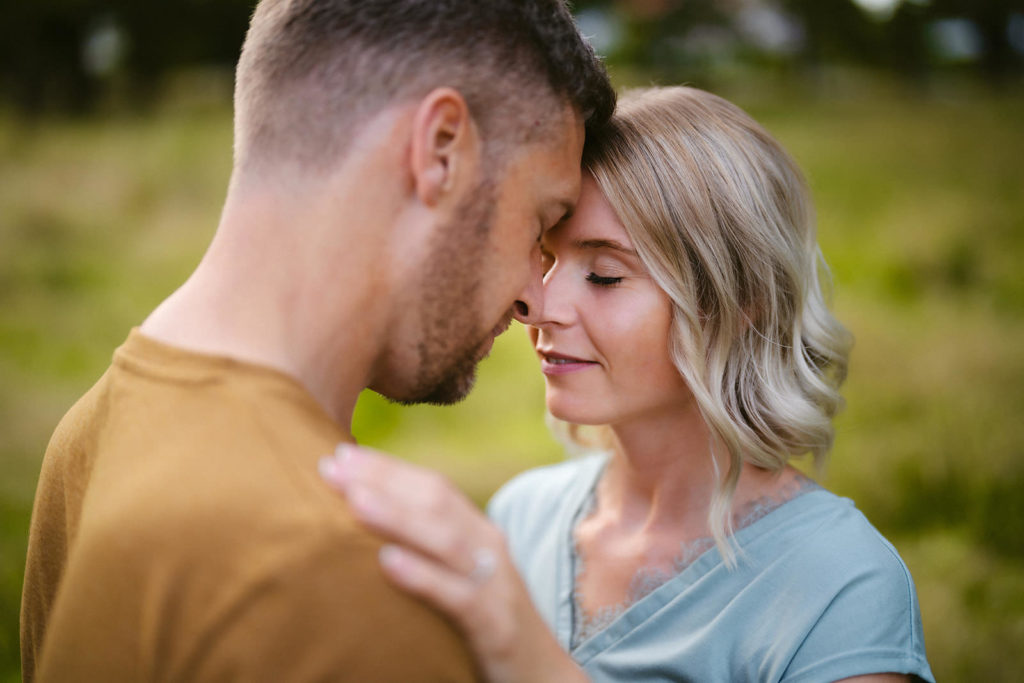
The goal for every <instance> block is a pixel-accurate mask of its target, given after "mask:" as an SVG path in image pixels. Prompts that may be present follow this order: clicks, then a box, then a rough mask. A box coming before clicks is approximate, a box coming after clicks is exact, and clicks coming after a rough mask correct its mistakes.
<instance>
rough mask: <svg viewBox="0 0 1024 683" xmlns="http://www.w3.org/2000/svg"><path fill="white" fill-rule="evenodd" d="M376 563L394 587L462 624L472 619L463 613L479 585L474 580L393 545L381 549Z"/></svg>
mask: <svg viewBox="0 0 1024 683" xmlns="http://www.w3.org/2000/svg"><path fill="white" fill-rule="evenodd" d="M380 563H381V567H383V569H384V573H385V574H386V575H387V576H388V578H390V579H391V580H392V581H393V582H394V583H395V584H396V585H397V586H398V587H400V588H402V589H403V590H405V591H408V592H409V593H411V594H412V595H415V596H417V597H419V598H422V599H424V600H426V601H427V602H430V603H431V604H433V605H435V606H437V607H438V608H440V609H442V610H443V611H444V612H446V613H447V614H449V615H450V616H452V617H453V618H454V619H455V620H456V621H458V622H459V623H460V624H462V625H463V627H466V626H468V624H466V622H467V621H468V622H473V621H476V620H474V619H471V618H467V616H468V613H469V607H470V606H471V605H472V604H473V602H474V600H473V599H474V597H475V596H476V594H477V591H478V590H479V588H480V586H479V583H478V582H477V581H474V580H473V579H471V578H470V577H468V576H464V575H462V574H459V573H457V572H455V571H453V570H452V569H451V568H449V567H448V566H446V565H444V564H441V563H438V562H436V561H434V560H433V559H431V558H428V557H426V556H424V555H420V554H419V553H416V552H413V551H411V550H409V549H407V548H402V547H399V546H395V545H386V546H384V547H383V548H381V551H380Z"/></svg>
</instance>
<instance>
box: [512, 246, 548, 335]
mask: <svg viewBox="0 0 1024 683" xmlns="http://www.w3.org/2000/svg"><path fill="white" fill-rule="evenodd" d="M543 310H544V265H543V263H541V260H540V259H539V258H538V259H535V260H534V263H533V265H532V266H531V267H530V279H529V281H528V282H527V283H526V287H524V288H523V291H522V292H520V293H519V298H518V299H516V302H515V304H514V305H513V306H512V313H513V315H514V316H515V319H516V320H518V321H519V322H521V323H523V324H524V325H536V324H537V321H538V320H539V319H540V315H541V313H542V312H543Z"/></svg>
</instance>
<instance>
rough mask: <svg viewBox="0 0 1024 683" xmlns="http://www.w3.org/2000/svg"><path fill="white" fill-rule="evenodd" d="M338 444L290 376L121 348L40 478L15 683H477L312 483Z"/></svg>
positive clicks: (446, 629) (447, 628)
mask: <svg viewBox="0 0 1024 683" xmlns="http://www.w3.org/2000/svg"><path fill="white" fill-rule="evenodd" d="M344 438H346V434H345V433H344V432H343V431H342V430H341V429H340V428H339V426H338V425H337V424H336V423H335V422H333V421H332V420H331V419H330V418H329V417H328V416H327V415H326V414H325V413H324V412H323V410H322V409H321V408H320V407H319V405H318V404H317V403H316V402H315V401H314V400H313V398H312V397H311V396H310V395H309V394H308V393H307V392H306V391H305V389H303V387H302V386H301V385H300V384H298V383H297V382H296V381H295V380H294V379H292V378H291V377H288V376H287V375H284V374H282V373H279V372H277V371H275V370H272V369H269V368H264V367H260V366H256V365H252V364H248V363H243V362H239V361H234V360H231V359H226V358H219V357H211V356H206V355H203V354H196V353H192V352H188V351H185V350H181V349H176V348H173V347H169V346H166V345H163V344H160V343H158V342H156V341H153V340H151V339H148V338H147V337H145V336H143V335H142V334H140V333H139V332H138V330H133V331H132V333H131V334H130V336H129V337H128V339H127V341H126V342H125V344H124V345H123V346H121V347H120V348H119V349H118V350H117V351H116V352H115V354H114V358H113V362H112V364H111V367H110V368H109V369H108V370H107V372H106V373H105V374H104V375H103V377H102V378H101V379H100V380H99V381H98V382H97V383H96V385H95V386H93V387H92V389H91V390H90V391H89V392H88V393H86V394H85V396H83V397H82V398H81V399H80V400H79V401H78V403H76V404H75V406H74V407H73V408H72V409H71V410H70V411H69V412H68V414H67V415H66V416H65V417H64V419H63V420H62V421H61V423H60V425H59V426H58V427H57V430H56V432H55V433H54V435H53V438H52V439H51V441H50V445H49V447H48V449H47V452H46V457H45V458H44V461H43V467H42V473H41V476H40V481H39V488H38V491H37V494H36V500H35V507H34V510H33V515H32V527H31V532H30V538H29V552H28V561H27V566H26V576H25V586H24V593H23V597H22V618H21V636H22V663H23V676H24V679H25V681H26V682H27V683H31V681H33V680H36V681H42V682H49V681H60V682H62V683H66V682H73V681H89V682H93V681H111V682H112V681H118V682H131V681H168V682H171V681H180V682H182V683H185V682H203V681H245V682H249V681H253V682H258V681H268V682H270V681H274V682H291V681H295V682H305V681H403V682H406V681H471V680H474V679H475V674H474V667H473V664H472V661H471V658H470V655H469V652H468V650H467V649H466V648H465V646H464V644H463V642H462V640H461V639H460V638H459V637H458V635H457V633H456V632H455V631H454V629H453V628H452V626H451V624H450V623H449V622H447V621H446V620H445V619H444V618H443V617H441V616H440V615H439V614H438V613H436V612H434V611H432V610H430V609H429V608H427V607H426V606H425V605H423V604H422V603H420V602H418V601H416V600H415V599H412V598H410V597H407V596H405V595H404V594H401V593H400V592H399V591H397V590H396V589H394V588H393V587H391V586H390V585H389V584H388V583H387V582H386V580H385V578H384V577H383V575H382V574H381V572H380V570H379V567H378V564H377V552H378V549H379V547H380V541H379V540H378V539H377V538H376V537H374V536H373V535H372V534H370V533H369V532H367V531H365V530H364V529H363V528H361V527H360V526H359V525H358V524H357V523H356V522H355V520H354V519H353V517H352V516H351V514H350V513H349V511H348V509H347V507H346V505H345V503H344V501H343V500H341V499H340V497H339V496H337V495H336V494H334V493H333V492H332V491H330V490H329V489H328V488H327V487H326V486H325V485H324V484H323V483H322V482H321V480H320V478H319V476H318V474H317V467H316V466H317V461H318V459H319V458H320V457H321V456H322V455H324V454H326V453H329V452H331V451H332V450H333V449H334V446H335V444H336V443H337V442H338V441H340V440H342V439H344Z"/></svg>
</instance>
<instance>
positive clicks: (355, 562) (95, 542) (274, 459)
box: [22, 0, 614, 681]
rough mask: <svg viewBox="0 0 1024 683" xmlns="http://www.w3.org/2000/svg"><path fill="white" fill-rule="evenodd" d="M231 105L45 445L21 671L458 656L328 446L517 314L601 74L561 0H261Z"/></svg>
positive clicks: (411, 671) (333, 670) (367, 663)
mask: <svg viewBox="0 0 1024 683" xmlns="http://www.w3.org/2000/svg"><path fill="white" fill-rule="evenodd" d="M235 104H236V125H235V164H234V170H233V174H232V178H231V183H230V187H229V190H228V194H227V199H226V202H225V207H224V212H223V215H222V218H221V221H220V225H219V226H218V229H217V232H216V235H215V237H214V239H213V242H212V244H211V245H210V247H209V249H208V251H207V253H206V255H205V256H204V258H203V259H202V262H201V263H200V264H199V266H198V267H197V269H196V271H195V272H194V274H193V275H192V276H191V277H190V278H189V280H188V281H187V282H186V283H185V284H184V285H183V286H182V287H181V288H180V289H179V290H178V291H177V292H175V293H174V294H173V295H172V296H170V297H169V298H168V299H167V300H166V301H165V302H164V303H163V304H161V305H160V306H159V307H158V308H157V309H156V310H155V311H154V312H153V313H152V314H151V315H150V316H149V317H148V318H147V319H146V321H145V322H144V323H143V324H142V326H141V327H140V328H139V329H138V330H133V331H132V333H131V335H130V336H129V338H128V340H127V341H126V342H125V344H124V345H123V346H122V347H121V348H119V349H118V350H117V351H116V352H115V354H114V359H113V362H112V365H111V367H110V368H109V369H108V371H107V372H106V373H105V374H104V376H103V377H102V378H101V379H100V380H99V382H98V383H97V384H96V385H95V386H94V387H93V388H92V389H91V390H90V391H89V392H88V393H87V394H86V395H85V396H84V397H83V398H82V399H81V400H80V401H79V402H78V403H77V404H76V405H75V406H74V407H73V408H72V409H71V411H70V412H69V413H68V414H67V416H65V418H64V420H63V421H62V422H61V424H60V425H59V426H58V428H57V430H56V432H55V434H54V436H53V439H52V441H51V443H50V446H49V448H48V450H47V454H46V458H45V460H44V463H43V470H42V474H41V479H40V484H39V490H38V493H37V497H36V503H35V510H34V512H33V521H32V529H31V537H30V542H29V557H28V563H27V571H26V579H25V589H24V596H23V605H22V655H23V664H24V676H25V680H26V681H32V680H34V679H38V680H41V681H141V680H168V681H213V680H216V681H221V680H225V681H227V680H230V681H313V680H316V681H327V680H351V681H414V680H430V681H435V680H438V681H439V680H444V681H463V680H470V679H472V678H473V677H474V675H475V673H474V668H473V665H472V663H471V661H470V659H469V657H468V655H467V652H466V650H465V647H464V645H463V644H462V642H461V639H460V638H459V637H458V635H457V634H456V633H455V632H454V631H453V630H452V627H451V626H450V625H449V624H448V622H446V621H445V620H443V619H442V618H441V617H440V616H438V615H437V614H436V613H434V612H432V611H430V610H428V609H427V608H426V607H425V606H423V605H422V604H420V603H418V602H416V601H414V600H411V599H409V598H406V597H404V596H402V595H400V594H398V593H397V592H396V591H395V590H393V589H392V588H390V587H389V586H388V584H387V583H386V581H385V580H384V578H383V577H382V575H381V573H380V571H379V568H378V564H377V552H378V548H379V547H380V545H379V541H378V540H377V539H376V538H374V537H373V536H371V535H370V534H369V533H368V532H366V531H364V530H363V529H362V528H361V527H359V526H358V525H357V524H356V523H355V521H354V519H353V517H352V516H351V514H350V513H349V510H348V508H347V507H346V505H345V503H344V502H342V501H340V500H338V498H337V497H336V496H334V495H332V494H331V493H330V491H329V490H328V489H327V487H326V486H324V485H323V484H322V483H321V481H320V480H319V477H318V475H317V470H316V464H317V461H318V459H319V457H320V456H321V455H322V454H324V453H327V452H330V451H331V450H333V448H334V446H335V444H336V442H338V441H339V440H346V439H350V437H349V436H348V430H349V425H350V420H351V415H352V410H353V407H354V404H355V402H356V398H357V396H358V394H359V392H360V390H362V389H363V388H365V387H370V388H372V389H374V390H376V391H379V392H380V393H382V394H384V395H386V396H389V397H391V398H393V399H395V400H398V401H403V402H419V401H431V402H437V403H448V402H452V401H456V400H458V399H459V398H461V397H462V396H463V395H465V393H466V392H468V391H469V388H470V386H471V384H472V379H473V372H474V367H475V365H476V363H477V362H478V361H479V360H480V359H481V358H482V357H483V356H484V355H485V354H486V353H487V351H488V349H489V348H490V345H491V343H492V341H493V338H494V336H495V335H496V334H498V333H500V332H501V331H502V329H503V328H504V327H505V326H507V324H508V322H509V321H510V318H511V315H512V314H513V312H514V313H515V315H516V316H518V317H519V318H520V319H522V320H525V321H530V320H532V316H534V315H535V314H536V310H537V307H538V305H539V302H538V297H539V296H540V285H541V277H542V275H541V273H540V258H539V255H538V252H537V249H538V246H537V241H538V237H539V235H540V234H541V232H542V231H543V230H544V229H545V228H547V227H550V226H552V225H553V224H555V223H556V222H557V221H559V220H560V219H561V218H562V217H563V216H564V215H565V214H566V213H567V212H568V211H569V210H571V207H572V205H573V203H574V202H575V200H576V196H577V194H578V191H579V183H580V172H579V163H580V156H581V149H582V144H583V137H584V125H585V124H586V125H599V124H600V123H601V122H602V121H603V120H605V119H606V118H607V116H608V115H609V114H610V111H611V109H612V107H613V106H614V94H613V93H612V91H611V89H610V87H609V85H608V82H607V78H606V76H605V75H604V72H603V70H602V68H601V66H600V64H599V63H598V61H597V60H596V59H595V58H594V56H593V54H592V52H591V51H590V50H589V49H588V48H587V47H586V46H585V44H584V43H583V42H582V40H581V39H580V37H579V35H578V34H577V32H576V30H575V28H574V26H573V24H572V21H571V17H570V16H569V15H568V13H567V11H566V10H565V8H564V7H563V6H562V5H561V4H560V2H558V0H491V1H489V2H479V0H445V1H444V2H438V1H437V0H264V1H263V2H262V3H261V4H260V5H259V6H258V7H257V9H256V11H255V14H254V16H253V20H252V25H251V27H250V31H249V34H248V36H247V39H246V43H245V46H244V48H243V50H242V57H241V60H240V62H239V67H238V74H237V87H236V93H235Z"/></svg>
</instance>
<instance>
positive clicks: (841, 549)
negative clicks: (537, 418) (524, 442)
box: [488, 456, 935, 683]
mask: <svg viewBox="0 0 1024 683" xmlns="http://www.w3.org/2000/svg"><path fill="white" fill-rule="evenodd" d="M604 463H605V457H603V456H591V457H588V458H584V459H580V460H572V461H569V462H565V463H561V464H558V465H553V466H550V467H543V468H539V469H535V470H531V471H529V472H526V473H524V474H522V475H520V476H518V477H516V478H515V479H513V480H512V481H511V482H509V483H508V484H506V485H505V486H504V487H503V488H502V489H501V490H500V491H499V492H498V493H497V494H496V495H495V497H494V499H493V500H492V501H491V504H490V506H489V508H488V511H489V513H490V515H491V517H492V518H493V519H494V520H495V522H496V523H497V524H498V525H499V526H500V527H501V528H502V529H504V531H505V533H506V534H507V536H508V543H509V548H510V550H511V553H512V556H513V558H514V559H515V562H516V564H517V566H518V567H519V570H520V572H521V573H522V575H523V578H524V579H525V581H526V584H527V585H528V586H529V589H530V592H531V595H532V597H533V600H534V602H535V603H536V605H537V608H538V609H539V610H540V613H541V614H542V615H543V616H544V618H545V620H546V621H547V622H548V624H549V625H550V626H551V628H552V630H553V631H554V633H555V635H556V637H557V638H558V640H559V642H560V643H561V644H562V646H563V647H564V648H565V649H567V650H569V649H570V642H571V638H572V630H573V619H574V614H573V612H574V599H573V587H574V572H573V548H574V544H573V540H572V536H573V528H574V525H575V521H576V518H577V517H578V516H579V513H580V510H581V507H582V506H583V505H584V504H585V501H586V500H587V499H588V497H589V495H590V492H591V490H592V489H593V487H594V485H595V483H596V481H597V479H598V477H599V476H600V474H601V472H602V471H603V468H604ZM735 538H736V541H737V542H738V543H739V545H740V547H741V548H742V550H743V555H742V556H741V557H740V558H739V565H738V566H737V567H736V568H735V569H733V570H729V569H728V568H726V567H725V565H724V564H723V563H722V559H721V556H720V555H719V552H718V550H717V549H716V548H714V547H712V548H711V549H710V550H707V551H706V552H704V554H702V555H700V556H699V557H698V558H697V559H696V560H695V561H694V562H693V563H692V564H690V565H688V566H687V567H686V568H685V569H683V570H682V571H681V572H680V573H679V574H676V575H675V576H674V577H673V578H671V579H669V580H668V581H667V582H666V583H664V584H662V585H661V586H660V587H658V588H656V589H654V590H653V592H650V593H649V594H647V595H646V596H645V597H643V598H641V599H640V600H638V601H637V602H634V603H633V604H632V605H630V606H628V607H627V608H626V609H625V610H624V611H623V612H622V613H621V614H620V615H619V616H618V617H617V618H616V619H615V620H614V621H612V622H611V623H610V624H609V625H608V626H607V627H605V628H604V629H603V630H601V631H599V632H597V633H596V634H594V635H592V636H591V637H589V638H587V639H586V640H584V641H583V642H581V643H580V644H579V645H578V646H577V647H576V648H575V649H572V656H573V658H574V659H575V660H576V661H577V662H578V663H579V664H580V665H581V666H582V667H583V668H584V669H585V670H586V672H587V673H588V674H589V675H590V677H591V678H592V679H593V680H594V681H620V682H621V681H699V682H701V683H708V682H713V681H759V682H760V681H787V682H791V683H797V682H798V681H835V680H838V679H841V678H846V677H849V676H857V675H864V674H870V673H883V672H893V673H907V674H914V675H916V676H918V677H920V678H922V679H924V680H926V681H933V682H934V680H935V679H934V677H933V676H932V672H931V669H930V668H929V666H928V661H927V659H926V658H925V652H924V641H923V638H922V634H921V613H920V608H919V607H918V603H917V594H916V592H915V590H914V583H913V581H912V580H911V578H910V573H909V572H908V571H907V568H906V566H905V565H904V564H903V561H902V560H901V559H900V557H899V555H898V554H897V553H896V550H895V549H894V548H893V547H892V545H890V544H889V542H888V541H886V540H885V538H883V537H882V535H881V534H879V533H878V531H876V530H875V528H874V527H873V526H871V524H870V523H869V522H868V521H867V519H865V517H864V515H862V514H861V513H860V512H859V511H858V510H857V509H856V508H855V507H854V506H853V503H852V502H851V501H850V500H847V499H844V498H839V497H837V496H835V495H833V494H832V493H829V492H828V491H826V490H824V489H820V488H814V489H813V490H810V491H808V492H806V493H803V494H801V495H799V496H797V497H795V498H793V499H792V500H790V501H788V502H786V503H783V504H782V505H780V506H779V507H777V508H775V509H774V510H772V511H770V512H768V513H767V514H766V515H764V516H763V517H760V518H759V519H757V520H756V521H754V522H752V523H751V524H750V525H749V526H746V527H744V528H742V529H740V530H738V531H737V532H736V536H735Z"/></svg>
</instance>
